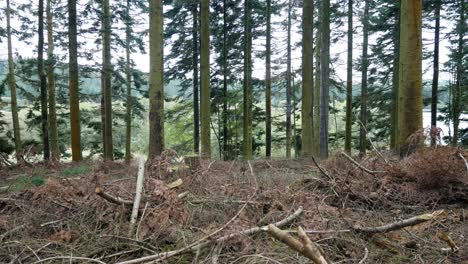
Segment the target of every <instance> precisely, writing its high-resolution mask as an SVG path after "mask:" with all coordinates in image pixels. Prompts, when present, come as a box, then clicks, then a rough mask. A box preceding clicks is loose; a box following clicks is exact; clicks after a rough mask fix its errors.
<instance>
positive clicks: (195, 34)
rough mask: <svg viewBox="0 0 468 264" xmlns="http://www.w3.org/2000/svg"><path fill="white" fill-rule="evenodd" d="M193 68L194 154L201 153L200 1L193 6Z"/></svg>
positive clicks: (195, 0) (196, 1) (196, 0)
mask: <svg viewBox="0 0 468 264" xmlns="http://www.w3.org/2000/svg"><path fill="white" fill-rule="evenodd" d="M192 19H193V26H192V49H193V57H192V67H193V76H192V78H193V152H195V153H199V151H200V111H199V101H198V96H199V94H200V92H199V90H198V19H199V16H198V0H194V3H193V6H192Z"/></svg>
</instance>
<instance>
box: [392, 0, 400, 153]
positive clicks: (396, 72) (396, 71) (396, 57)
mask: <svg viewBox="0 0 468 264" xmlns="http://www.w3.org/2000/svg"><path fill="white" fill-rule="evenodd" d="M400 3H401V1H396V4H395V7H394V8H395V9H396V12H395V25H394V34H393V48H394V51H393V74H392V110H391V111H392V113H391V116H390V119H391V125H390V149H392V150H396V149H397V141H398V109H399V107H398V105H399V102H398V101H399V98H398V97H399V96H398V95H399V89H398V86H399V81H398V80H399V76H400V12H401V11H400Z"/></svg>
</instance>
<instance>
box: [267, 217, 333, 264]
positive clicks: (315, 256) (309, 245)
mask: <svg viewBox="0 0 468 264" xmlns="http://www.w3.org/2000/svg"><path fill="white" fill-rule="evenodd" d="M268 234H270V235H271V236H272V237H274V238H276V239H278V240H279V241H281V242H283V243H284V244H286V245H287V246H288V247H290V248H291V249H293V250H295V251H297V252H298V253H299V254H301V255H303V256H305V257H306V258H308V259H310V260H312V261H313V262H314V263H316V264H327V263H328V262H327V261H326V259H325V258H324V257H323V255H322V253H321V252H320V250H319V249H318V247H317V245H315V244H314V243H313V242H312V241H311V240H310V239H309V238H308V237H307V235H306V233H305V232H304V230H302V228H299V229H298V236H299V237H300V238H301V240H302V241H299V240H297V239H296V238H294V237H293V236H291V235H289V234H288V232H286V231H283V230H281V229H279V228H278V227H276V226H274V225H268Z"/></svg>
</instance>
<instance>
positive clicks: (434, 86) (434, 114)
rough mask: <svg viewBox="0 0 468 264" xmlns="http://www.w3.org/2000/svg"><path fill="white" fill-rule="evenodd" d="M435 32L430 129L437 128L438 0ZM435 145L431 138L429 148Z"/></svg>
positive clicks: (437, 0)
mask: <svg viewBox="0 0 468 264" xmlns="http://www.w3.org/2000/svg"><path fill="white" fill-rule="evenodd" d="M434 5H435V6H434V8H435V10H434V13H435V14H434V16H435V31H434V66H433V73H432V96H431V127H432V128H436V127H437V100H438V89H439V41H440V0H435V3H434ZM436 144H437V138H436V137H431V146H435V145H436Z"/></svg>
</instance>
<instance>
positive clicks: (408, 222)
mask: <svg viewBox="0 0 468 264" xmlns="http://www.w3.org/2000/svg"><path fill="white" fill-rule="evenodd" d="M443 214H445V210H438V211H435V212H432V213H430V214H422V215H418V216H413V217H411V218H408V219H404V220H400V221H397V222H393V223H389V224H386V225H382V226H378V227H353V230H354V231H356V232H362V233H386V232H390V231H395V230H398V229H402V228H405V227H408V226H414V225H417V224H420V223H424V222H427V221H429V220H433V219H435V218H436V217H438V216H441V215H443Z"/></svg>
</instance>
